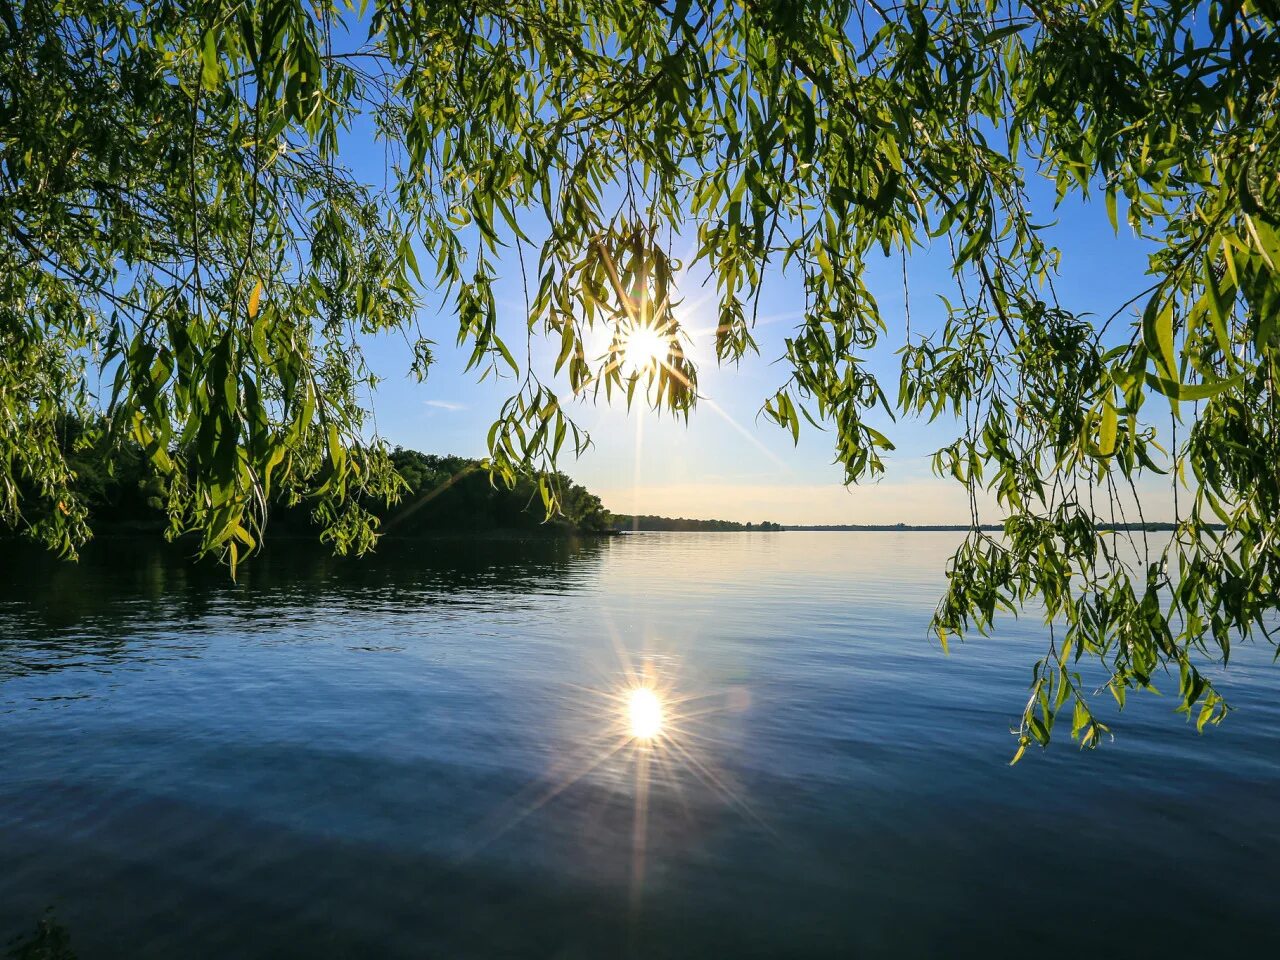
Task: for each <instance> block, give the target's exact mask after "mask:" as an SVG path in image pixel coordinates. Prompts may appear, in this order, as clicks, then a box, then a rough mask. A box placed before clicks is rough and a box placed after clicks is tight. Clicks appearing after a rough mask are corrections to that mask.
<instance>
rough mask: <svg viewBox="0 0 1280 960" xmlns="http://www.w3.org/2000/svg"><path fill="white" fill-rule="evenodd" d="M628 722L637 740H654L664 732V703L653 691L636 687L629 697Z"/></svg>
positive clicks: (632, 734)
mask: <svg viewBox="0 0 1280 960" xmlns="http://www.w3.org/2000/svg"><path fill="white" fill-rule="evenodd" d="M627 721H628V727H629V729H630V730H631V736H633V737H635V738H636V739H637V740H652V739H653V738H654V737H656V736H657V735H658V734H660V733H661V732H662V701H661V700H659V699H658V695H657V694H656V693H654V692H653V690H652V689H650V688H649V687H636V688H635V689H634V690H632V691H631V692H630V693H629V694H628V695H627Z"/></svg>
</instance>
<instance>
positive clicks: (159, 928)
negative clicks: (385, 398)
mask: <svg viewBox="0 0 1280 960" xmlns="http://www.w3.org/2000/svg"><path fill="white" fill-rule="evenodd" d="M955 543H956V536H955V535H952V534H932V533H900V534H899V533H865V534H854V533H800V532H788V533H777V534H637V535H629V536H625V537H620V538H617V539H613V540H603V541H592V542H584V543H568V542H560V541H528V542H518V541H516V542H493V541H490V542H482V543H470V544H469V543H466V542H463V541H447V540H440V541H424V542H419V543H413V544H407V543H404V544H392V543H389V542H388V543H386V544H384V546H383V548H382V549H380V551H379V554H378V555H377V556H375V557H373V558H371V559H366V560H364V561H340V560H336V559H333V558H329V557H325V556H320V555H318V554H317V552H316V551H315V550H312V549H310V548H301V547H297V546H295V547H290V546H289V545H287V544H277V545H276V547H275V549H273V550H272V551H271V552H269V553H268V554H266V555H264V556H262V557H259V558H257V559H256V560H255V561H254V562H253V563H251V564H250V565H249V566H248V567H247V568H246V569H245V570H244V571H243V573H242V576H241V578H240V582H239V583H237V584H232V583H230V582H228V580H227V578H226V576H225V574H224V573H223V572H222V571H219V570H217V569H212V568H208V567H194V566H192V565H191V564H189V563H187V562H185V560H184V559H183V558H182V557H181V556H180V555H175V554H174V553H173V552H172V551H168V552H166V551H164V550H160V549H156V548H154V547H152V546H149V545H147V544H142V543H133V542H130V541H113V542H107V541H104V542H102V543H99V544H97V545H95V546H94V548H93V549H91V550H90V551H88V552H87V553H86V556H85V558H84V560H83V561H82V562H81V563H80V564H79V565H76V566H69V565H58V564H55V563H52V562H49V561H47V560H45V559H44V558H42V557H40V556H39V555H37V554H34V553H28V552H26V551H22V550H19V551H12V552H10V553H9V554H7V555H6V557H5V559H4V560H3V561H0V564H2V565H0V944H3V943H4V942H6V941H7V940H8V938H9V937H11V936H13V935H15V934H19V933H21V932H23V931H24V930H27V929H29V928H30V927H32V926H33V925H34V923H35V921H36V919H37V918H38V917H39V916H41V914H42V913H43V911H45V910H46V909H47V908H52V909H53V915H54V916H55V917H56V919H57V921H58V923H60V924H61V925H62V926H64V927H65V928H66V930H67V931H68V933H69V935H70V937H71V942H72V945H73V947H74V948H75V950H76V952H77V954H78V955H79V956H80V958H81V960H97V958H109V960H115V958H161V957H164V958H173V957H184V958H196V960H200V958H223V957H245V958H259V957H260V958H268V957H270V958H279V957H298V958H302V957H307V958H329V957H335V958H336V957H386V958H399V957H405V958H420V957H558V958H576V957H584V958H586V957H592V958H594V957H609V956H636V957H715V956H735V957H775V956H788V957H856V956H895V957H968V956H974V957H977V956H1010V955H1013V954H1014V953H1015V952H1016V953H1018V954H1019V955H1021V954H1025V953H1028V952H1030V953H1031V954H1032V955H1035V956H1038V957H1045V956H1055V957H1056V956H1063V957H1066V956H1078V955H1080V951H1082V950H1087V951H1095V952H1096V954H1097V955H1115V954H1118V953H1121V952H1126V953H1137V954H1140V955H1149V954H1152V953H1155V952H1157V951H1173V950H1177V951H1179V952H1180V953H1183V954H1185V953H1188V952H1190V951H1198V950H1203V949H1213V950H1214V951H1215V952H1226V953H1228V954H1230V952H1231V951H1232V950H1246V949H1247V950H1249V951H1250V952H1257V953H1262V952H1263V951H1269V950H1274V949H1275V948H1276V947H1277V946H1280V910H1277V909H1276V906H1275V895H1276V894H1275V891H1276V886H1277V884H1276V881H1277V879H1280V729H1278V724H1277V720H1280V704H1278V703H1277V698H1276V696H1275V693H1274V691H1275V689H1276V683H1277V680H1278V679H1280V674H1277V672H1276V671H1277V670H1280V667H1273V666H1272V665H1271V652H1270V651H1269V650H1265V649H1252V650H1251V649H1244V650H1241V651H1238V653H1237V654H1236V655H1235V656H1234V657H1233V660H1232V664H1231V666H1230V668H1229V669H1228V670H1227V671H1226V672H1225V673H1223V674H1221V679H1220V683H1221V689H1222V690H1223V692H1224V693H1225V694H1226V695H1227V696H1228V698H1229V700H1230V701H1231V703H1232V705H1233V706H1235V707H1236V708H1237V709H1236V712H1234V713H1233V714H1232V715H1231V716H1230V717H1229V718H1228V720H1227V721H1226V723H1225V724H1224V725H1223V726H1222V727H1221V728H1217V729H1210V730H1208V731H1207V732H1206V733H1205V734H1204V735H1203V736H1200V735H1197V734H1196V733H1195V730H1194V726H1189V725H1187V724H1186V723H1185V722H1184V721H1183V719H1182V718H1181V717H1179V716H1176V715H1175V714H1174V713H1173V712H1172V711H1173V707H1174V706H1175V703H1174V700H1175V696H1174V694H1175V692H1176V687H1177V683H1176V677H1172V678H1167V679H1166V680H1165V683H1164V685H1165V686H1166V687H1167V688H1168V693H1169V696H1167V697H1165V698H1163V699H1161V698H1156V697H1151V696H1143V697H1133V698H1131V700H1130V704H1129V706H1128V708H1127V709H1126V710H1125V712H1124V713H1123V714H1117V713H1115V711H1114V710H1113V709H1108V708H1107V705H1106V704H1105V703H1103V702H1102V701H1103V700H1106V701H1107V702H1109V698H1108V697H1107V696H1106V694H1105V693H1104V694H1102V695H1101V698H1100V700H1099V707H1100V710H1101V712H1102V713H1103V714H1104V716H1105V717H1106V718H1107V720H1108V722H1110V723H1111V724H1112V726H1113V729H1114V731H1115V733H1116V735H1117V740H1116V742H1115V743H1113V744H1108V745H1107V746H1106V747H1105V748H1104V749H1103V750H1100V751H1097V752H1092V753H1084V754H1081V753H1079V752H1078V751H1077V750H1076V749H1075V748H1074V746H1073V745H1072V744H1071V743H1070V741H1069V740H1067V739H1066V737H1065V734H1064V736H1063V737H1062V738H1061V741H1060V742H1058V743H1055V746H1054V748H1053V749H1052V750H1050V751H1049V752H1048V753H1047V754H1043V755H1041V754H1038V753H1037V754H1034V755H1028V757H1027V759H1026V761H1024V762H1023V763H1022V764H1019V765H1018V766H1017V767H1014V768H1010V767H1009V766H1008V765H1007V762H1008V760H1009V758H1010V756H1011V754H1012V752H1013V749H1014V747H1015V743H1014V740H1013V738H1012V737H1011V736H1010V735H1009V727H1010V725H1011V724H1012V723H1014V722H1015V721H1016V717H1017V715H1018V713H1019V709H1020V706H1021V703H1022V701H1023V700H1025V698H1026V694H1027V684H1028V681H1029V679H1030V668H1031V664H1032V663H1033V662H1034V660H1035V658H1036V657H1037V656H1038V655H1039V654H1040V653H1041V652H1042V651H1043V649H1044V646H1045V636H1044V633H1043V629H1042V628H1041V627H1039V626H1038V625H1037V624H1036V623H1034V622H1029V621H1028V620H1026V619H1024V620H1022V621H1018V622H1014V621H1012V620H1010V621H1007V622H1005V623H1002V624H1001V628H1000V630H999V631H998V632H997V634H996V636H995V637H994V638H992V639H988V640H975V641H971V642H969V643H966V644H964V645H958V646H953V649H952V654H951V656H949V657H946V656H943V654H942V652H941V650H940V649H939V647H938V645H937V643H936V641H931V640H930V638H929V637H928V635H927V633H926V629H925V628H926V625H927V622H928V618H929V614H930V613H931V611H932V608H933V604H934V602H935V601H936V599H937V597H938V595H939V593H940V590H941V587H942V582H943V581H942V569H943V562H944V560H945V558H946V556H947V555H948V553H949V551H950V549H952V548H953V546H954V544H955ZM636 672H645V673H646V674H647V675H648V676H650V677H651V678H653V680H654V681H655V682H657V683H658V684H659V685H660V686H662V687H663V688H664V689H668V690H669V691H670V696H671V697H672V698H674V699H679V700H680V701H681V703H680V705H679V706H678V707H677V708H673V709H678V711H679V712H680V713H682V714H683V715H684V716H685V719H684V721H683V722H682V723H681V724H680V730H679V733H678V734H673V741H672V742H670V743H669V744H668V745H665V746H663V745H659V746H656V747H654V748H651V749H649V750H638V749H636V748H635V747H634V746H623V747H622V748H621V749H616V748H617V747H618V745H619V743H621V742H622V741H621V739H620V738H619V727H620V722H621V716H620V712H619V707H618V704H617V703H616V702H615V701H614V700H613V699H611V698H612V697H613V695H615V694H616V693H617V692H618V691H620V690H621V689H623V688H625V686H626V685H627V684H628V683H630V682H632V681H631V679H630V677H631V676H632V675H633V674H634V673H636ZM611 750H616V752H613V753H610V751H611Z"/></svg>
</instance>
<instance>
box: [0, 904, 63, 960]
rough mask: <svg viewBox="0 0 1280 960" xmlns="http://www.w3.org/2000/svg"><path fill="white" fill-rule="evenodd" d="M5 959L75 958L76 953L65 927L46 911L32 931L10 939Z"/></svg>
mask: <svg viewBox="0 0 1280 960" xmlns="http://www.w3.org/2000/svg"><path fill="white" fill-rule="evenodd" d="M5 960H76V955H75V952H74V951H72V949H71V936H70V934H68V933H67V928H66V927H64V926H63V925H62V924H60V923H58V921H57V919H56V918H55V917H54V916H53V914H52V913H46V914H45V915H44V916H43V917H41V918H40V921H39V922H38V923H37V924H36V928H35V931H34V932H32V933H30V934H27V935H19V936H17V937H15V938H14V939H13V940H12V941H10V943H9V949H8V950H7V951H6V952H5Z"/></svg>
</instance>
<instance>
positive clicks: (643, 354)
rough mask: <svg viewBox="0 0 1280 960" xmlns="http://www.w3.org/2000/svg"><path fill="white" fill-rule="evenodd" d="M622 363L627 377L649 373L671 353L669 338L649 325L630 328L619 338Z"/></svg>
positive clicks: (638, 324)
mask: <svg viewBox="0 0 1280 960" xmlns="http://www.w3.org/2000/svg"><path fill="white" fill-rule="evenodd" d="M621 348H622V350H621V352H622V363H623V367H624V368H625V370H626V373H627V375H628V376H630V375H632V374H644V373H650V372H652V371H653V370H655V369H657V367H658V365H659V364H661V363H663V362H665V361H666V359H667V354H668V353H670V352H671V338H670V337H668V336H666V335H665V334H664V333H663V332H662V331H661V330H659V329H658V328H657V327H655V326H651V325H649V324H641V323H637V324H634V325H632V326H631V328H630V329H629V330H627V331H626V332H625V333H624V334H623V335H622V338H621Z"/></svg>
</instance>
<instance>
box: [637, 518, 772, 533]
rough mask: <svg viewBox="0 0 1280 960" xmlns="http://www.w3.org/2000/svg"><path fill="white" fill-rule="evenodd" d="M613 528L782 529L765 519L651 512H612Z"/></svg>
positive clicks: (722, 530)
mask: <svg viewBox="0 0 1280 960" xmlns="http://www.w3.org/2000/svg"><path fill="white" fill-rule="evenodd" d="M613 527H614V529H615V530H678V531H680V530H686V531H687V530H703V531H710V532H729V531H740V530H741V531H747V530H764V531H774V530H782V529H784V528H783V527H782V525H781V524H778V523H771V522H770V521H768V520H765V521H764V522H763V523H737V522H735V521H733V520H690V519H687V518H685V517H657V516H653V515H651V514H641V515H639V516H629V515H627V514H618V513H616V514H613Z"/></svg>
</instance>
